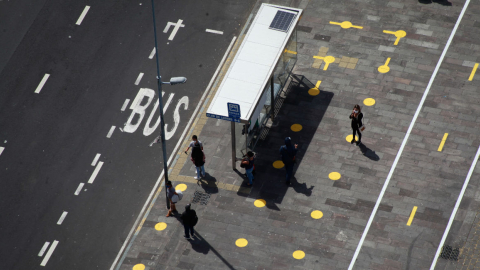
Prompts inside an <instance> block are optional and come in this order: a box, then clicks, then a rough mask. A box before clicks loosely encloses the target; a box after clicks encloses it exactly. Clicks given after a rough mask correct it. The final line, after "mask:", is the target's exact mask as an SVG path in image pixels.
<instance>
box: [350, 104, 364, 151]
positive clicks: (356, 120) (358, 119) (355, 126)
mask: <svg viewBox="0 0 480 270" xmlns="http://www.w3.org/2000/svg"><path fill="white" fill-rule="evenodd" d="M350 119H352V130H353V138H352V141H351V142H350V143H351V144H353V143H355V144H356V145H357V146H358V145H359V144H360V143H361V142H362V133H361V132H360V129H359V128H360V127H362V126H363V123H362V119H363V113H362V110H361V109H360V105H358V104H356V105H355V106H353V110H352V113H351V114H350ZM356 133H358V141H356V140H355V134H356Z"/></svg>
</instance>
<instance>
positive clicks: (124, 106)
mask: <svg viewBox="0 0 480 270" xmlns="http://www.w3.org/2000/svg"><path fill="white" fill-rule="evenodd" d="M129 102H130V99H128V98H127V99H125V102H124V103H123V106H122V108H121V109H120V110H121V111H122V112H124V111H125V109H126V108H127V106H128V103H129Z"/></svg>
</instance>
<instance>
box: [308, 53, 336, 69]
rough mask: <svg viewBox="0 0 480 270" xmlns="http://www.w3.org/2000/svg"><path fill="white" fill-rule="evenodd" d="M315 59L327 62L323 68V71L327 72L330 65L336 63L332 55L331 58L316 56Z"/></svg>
mask: <svg viewBox="0 0 480 270" xmlns="http://www.w3.org/2000/svg"><path fill="white" fill-rule="evenodd" d="M313 58H315V59H322V60H323V61H325V66H324V67H323V70H327V68H328V65H330V64H331V63H333V62H335V57H333V56H330V55H329V56H325V57H322V56H316V55H314V56H313Z"/></svg>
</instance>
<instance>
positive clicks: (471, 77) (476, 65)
mask: <svg viewBox="0 0 480 270" xmlns="http://www.w3.org/2000/svg"><path fill="white" fill-rule="evenodd" d="M477 68H478V63H475V66H473V69H472V73H470V77H468V80H469V81H471V80H473V76H475V72H476V71H477Z"/></svg>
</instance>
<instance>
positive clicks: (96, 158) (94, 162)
mask: <svg viewBox="0 0 480 270" xmlns="http://www.w3.org/2000/svg"><path fill="white" fill-rule="evenodd" d="M100 156H101V154H96V155H95V158H94V159H93V161H92V166H95V165H97V161H98V159H99V158H100Z"/></svg>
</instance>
